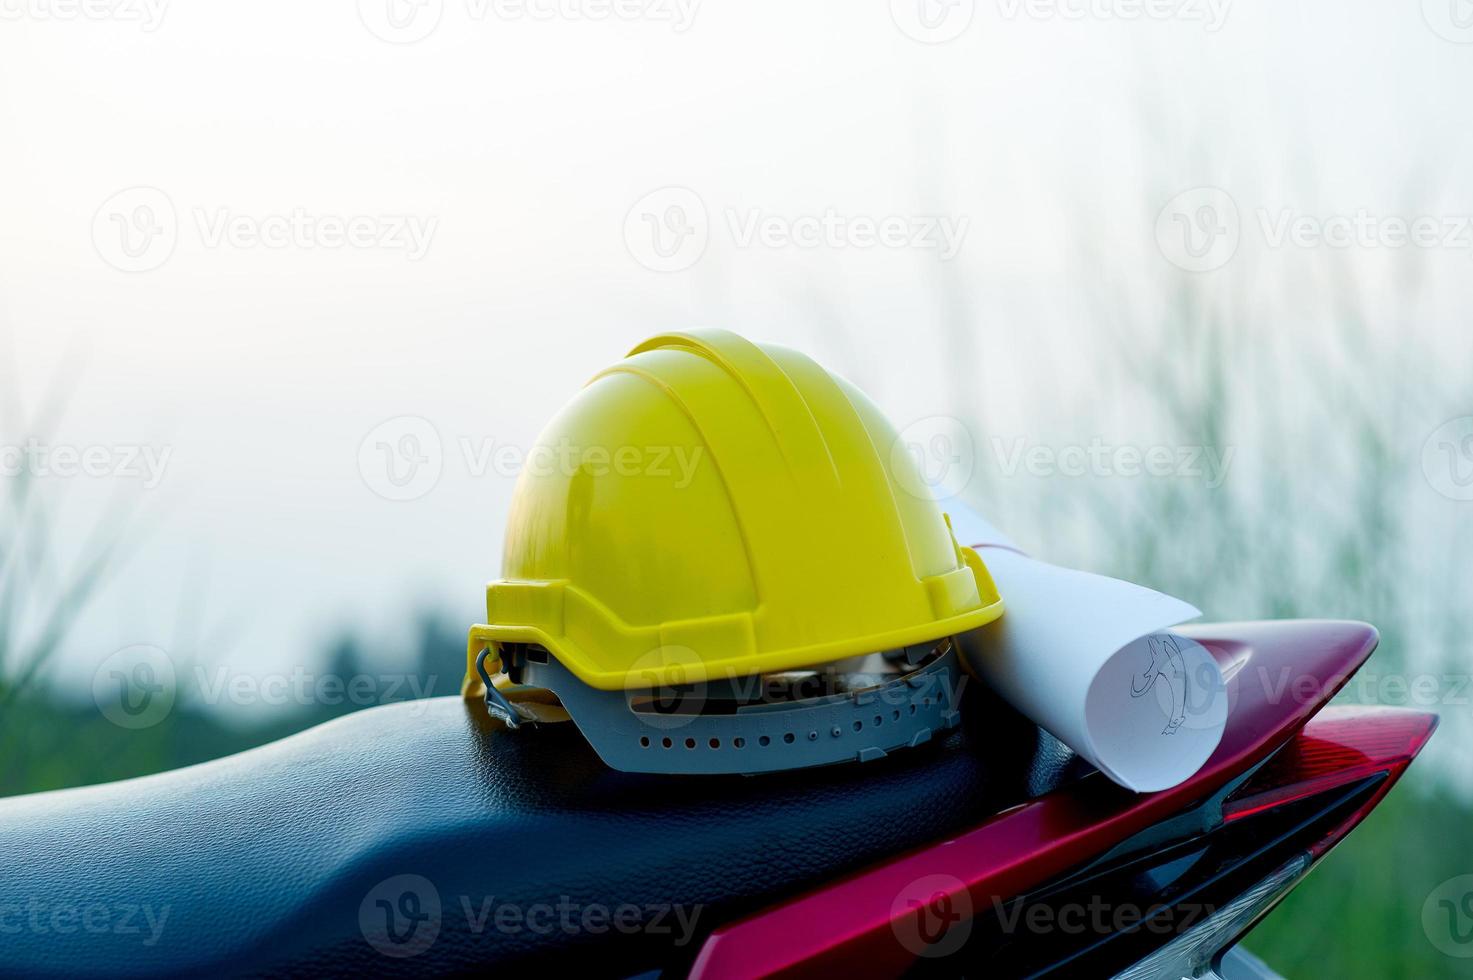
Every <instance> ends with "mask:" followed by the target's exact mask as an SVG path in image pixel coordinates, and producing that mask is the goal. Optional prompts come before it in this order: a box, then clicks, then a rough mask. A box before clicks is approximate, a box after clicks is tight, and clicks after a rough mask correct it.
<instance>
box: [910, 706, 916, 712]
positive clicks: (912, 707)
mask: <svg viewBox="0 0 1473 980" xmlns="http://www.w3.org/2000/svg"><path fill="white" fill-rule="evenodd" d="M910 713H911V714H915V713H916V706H915V705H911V706H910Z"/></svg>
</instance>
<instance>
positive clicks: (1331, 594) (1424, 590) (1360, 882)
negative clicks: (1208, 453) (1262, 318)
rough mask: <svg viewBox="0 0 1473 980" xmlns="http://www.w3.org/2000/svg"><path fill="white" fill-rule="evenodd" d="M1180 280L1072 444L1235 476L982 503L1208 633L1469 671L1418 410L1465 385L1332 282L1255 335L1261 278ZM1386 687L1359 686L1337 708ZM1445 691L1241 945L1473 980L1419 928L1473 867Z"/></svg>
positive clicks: (1355, 968)
mask: <svg viewBox="0 0 1473 980" xmlns="http://www.w3.org/2000/svg"><path fill="white" fill-rule="evenodd" d="M1102 267H1104V268H1108V264H1105V263H1102ZM1406 285H1407V287H1408V288H1412V286H1413V284H1411V283H1407V284H1406ZM1102 288H1104V287H1102ZM1173 288H1174V289H1175V292H1174V294H1173V295H1171V296H1170V299H1169V301H1168V302H1167V303H1165V304H1164V305H1163V308H1162V313H1161V319H1160V320H1159V321H1157V322H1144V323H1140V322H1132V323H1126V322H1124V321H1123V320H1122V321H1121V322H1119V323H1116V324H1115V325H1114V332H1113V334H1112V335H1110V336H1108V337H1107V338H1106V342H1105V343H1104V344H1103V350H1102V351H1100V352H1099V353H1098V355H1097V362H1096V367H1097V369H1098V373H1099V384H1098V389H1097V391H1095V392H1094V393H1093V394H1092V396H1091V395H1090V394H1088V393H1087V394H1086V395H1085V396H1084V397H1082V399H1081V404H1080V405H1079V406H1078V409H1079V411H1078V416H1077V417H1078V419H1079V420H1080V421H1079V422H1078V424H1077V427H1076V428H1075V429H1073V430H1071V431H1068V432H1065V433H1062V434H1061V438H1063V439H1065V440H1066V441H1067V442H1068V443H1071V444H1072V443H1076V442H1077V443H1078V444H1083V445H1087V444H1088V442H1089V440H1090V438H1091V437H1094V436H1103V437H1104V438H1105V441H1106V442H1107V443H1113V444H1115V445H1121V444H1135V445H1142V444H1143V443H1142V440H1141V438H1140V434H1141V433H1142V432H1149V433H1153V434H1160V436H1161V437H1162V439H1161V440H1160V441H1158V442H1157V443H1156V444H1166V445H1172V446H1206V447H1215V448H1216V449H1218V450H1219V451H1226V450H1227V449H1229V448H1231V449H1233V450H1234V452H1235V456H1234V460H1233V464H1232V466H1231V468H1230V469H1229V476H1228V478H1227V480H1226V481H1225V482H1224V483H1223V484H1222V485H1221V486H1220V487H1217V488H1209V487H1208V486H1206V484H1205V481H1203V480H1191V479H1182V478H1164V479H1163V478H1156V479H1153V478H1122V477H1119V476H1113V477H1111V476H1098V477H1091V478H1088V479H1085V480H1058V479H1054V480H1020V479H1005V478H1003V477H1001V476H999V475H998V474H997V473H989V472H985V471H984V472H983V473H982V474H981V478H980V481H979V484H978V486H979V487H980V491H981V492H980V493H979V499H978V500H977V501H976V503H977V504H978V505H979V506H980V507H981V508H982V510H983V512H984V513H990V514H995V515H997V517H996V519H997V520H998V521H999V522H1000V523H1001V524H1002V525H1003V526H1004V527H1006V528H1007V529H1008V530H1009V532H1010V533H1011V534H1013V535H1014V536H1016V537H1017V538H1018V539H1019V540H1020V541H1022V542H1024V544H1025V546H1027V547H1030V548H1032V549H1033V550H1035V551H1036V552H1037V553H1040V554H1043V555H1045V556H1047V557H1049V558H1050V559H1052V560H1054V561H1058V562H1060V563H1063V564H1072V565H1075V566H1077V567H1083V568H1087V569H1089V570H1092V571H1098V572H1102V573H1105V574H1109V575H1114V576H1117V577H1120V578H1124V579H1128V580H1131V581H1136V582H1140V583H1142V584H1146V585H1150V586H1152V587H1154V588H1156V589H1159V590H1161V591H1164V592H1167V593H1171V594H1173V595H1178V596H1181V597H1183V598H1186V599H1188V600H1190V601H1191V602H1193V603H1194V604H1196V605H1198V606H1199V607H1200V608H1201V609H1202V610H1203V612H1204V616H1205V618H1206V619H1207V620H1209V621H1210V620H1232V619H1264V618H1287V617H1308V618H1347V619H1360V620H1366V621H1369V622H1371V623H1373V624H1374V625H1375V626H1376V627H1377V628H1378V629H1379V630H1380V632H1381V645H1380V647H1379V649H1378V650H1377V652H1376V654H1375V655H1374V656H1373V657H1372V659H1371V661H1370V662H1369V664H1368V665H1367V667H1366V668H1365V669H1364V670H1363V671H1362V673H1363V674H1364V673H1367V672H1375V674H1377V675H1379V676H1383V677H1384V676H1387V675H1392V674H1394V675H1399V676H1404V677H1405V676H1416V675H1417V674H1418V673H1422V672H1429V673H1433V674H1440V673H1442V672H1447V673H1449V674H1452V675H1453V676H1455V677H1461V678H1466V677H1468V675H1469V673H1470V670H1473V664H1470V662H1469V660H1470V658H1469V655H1468V650H1469V644H1470V639H1469V638H1470V636H1473V615H1470V609H1469V605H1468V602H1467V588H1468V586H1467V579H1466V564H1467V562H1466V558H1465V557H1464V556H1466V555H1467V554H1468V547H1469V545H1470V544H1473V542H1470V541H1469V533H1468V532H1469V527H1468V522H1467V520H1466V517H1465V516H1464V515H1463V514H1461V513H1458V514H1456V515H1455V516H1454V517H1451V518H1448V517H1446V516H1445V515H1446V514H1447V513H1448V509H1447V508H1445V507H1443V506H1442V505H1444V504H1446V503H1447V502H1446V501H1444V500H1442V499H1441V498H1438V497H1436V496H1435V494H1434V493H1433V492H1432V491H1431V489H1430V488H1429V487H1428V485H1427V484H1426V482H1425V481H1424V480H1423V477H1422V473H1421V463H1420V454H1421V449H1422V445H1423V441H1424V440H1425V438H1426V437H1427V436H1428V435H1429V434H1430V432H1431V426H1429V425H1427V424H1426V421H1425V420H1426V419H1428V418H1436V419H1437V420H1438V421H1441V420H1443V419H1445V418H1447V417H1448V416H1450V415H1459V414H1466V413H1467V412H1468V410H1469V408H1470V406H1468V405H1467V404H1466V403H1465V402H1463V401H1461V400H1462V399H1463V398H1465V397H1466V392H1465V391H1463V392H1457V391H1455V392H1451V393H1449V397H1448V398H1447V399H1446V400H1445V402H1439V393H1437V392H1436V391H1434V390H1433V389H1432V386H1431V385H1430V384H1429V380H1428V379H1433V378H1439V377H1445V376H1446V372H1445V371H1441V370H1439V364H1438V363H1437V361H1436V358H1435V355H1433V354H1431V353H1430V352H1425V351H1419V350H1418V349H1417V348H1416V347H1415V345H1414V344H1412V343H1411V342H1410V340H1409V339H1408V338H1407V337H1402V336H1397V337H1393V338H1392V343H1393V344H1394V348H1393V349H1392V350H1388V349H1387V348H1386V346H1385V343H1384V341H1383V340H1378V339H1377V337H1376V335H1375V333H1374V332H1373V331H1372V329H1371V326H1370V325H1369V324H1368V323H1366V322H1365V320H1364V319H1363V317H1362V316H1361V315H1360V314H1359V312H1358V308H1357V306H1356V304H1355V302H1354V296H1355V284H1354V283H1353V282H1346V281H1343V280H1342V281H1339V282H1336V283H1335V284H1334V287H1333V288H1331V289H1327V290H1325V291H1324V292H1323V294H1324V295H1334V296H1340V297H1342V298H1343V302H1342V304H1341V306H1340V307H1339V308H1338V309H1336V310H1334V311H1332V315H1333V319H1334V326H1333V329H1331V330H1327V331H1318V332H1317V331H1315V330H1313V329H1310V328H1308V327H1307V326H1306V327H1304V328H1302V329H1301V328H1300V325H1299V324H1295V325H1294V327H1293V329H1288V330H1283V331H1280V332H1278V333H1277V334H1272V333H1265V332H1257V333H1255V332H1253V331H1252V329H1251V326H1250V325H1248V324H1245V323H1244V322H1243V320H1244V316H1245V311H1244V309H1243V308H1241V307H1236V306H1235V307H1229V306H1227V305H1226V304H1227V303H1236V302H1238V301H1237V300H1236V297H1240V296H1251V295H1253V291H1254V287H1253V285H1252V284H1249V283H1242V284H1236V285H1234V286H1231V287H1229V288H1223V284H1222V283H1221V282H1218V283H1216V284H1212V285H1205V284H1204V282H1203V280H1201V279H1200V278H1194V277H1182V278H1180V279H1178V280H1177V281H1176V285H1175V286H1174V287H1173ZM1315 295H1321V291H1319V290H1316V293H1315ZM1224 297H1230V298H1228V299H1224ZM1266 302H1270V303H1272V302H1273V299H1272V298H1270V299H1268V300H1266ZM1099 307H1100V308H1101V309H1102V310H1110V309H1115V310H1120V311H1129V314H1130V315H1135V314H1137V313H1138V312H1139V310H1140V309H1141V308H1142V304H1141V303H1139V302H1133V301H1132V300H1131V298H1130V297H1128V296H1124V295H1115V296H1113V297H1112V299H1111V301H1109V302H1102V303H1100V304H1099ZM1123 315H1124V314H1122V316H1123ZM1102 316H1104V317H1107V318H1108V316H1109V314H1108V313H1104V314H1102ZM1085 356H1087V355H1085ZM1126 398H1129V399H1132V408H1131V410H1130V413H1129V422H1128V423H1127V424H1126V425H1125V426H1123V427H1122V431H1119V432H1118V434H1117V438H1114V439H1111V438H1110V435H1111V434H1110V431H1109V428H1110V425H1111V422H1110V420H1111V419H1112V418H1116V417H1117V416H1112V415H1111V411H1112V408H1113V405H1112V403H1113V402H1114V401H1117V400H1121V399H1126ZM1092 399H1093V400H1092ZM1439 412H1443V413H1444V414H1440V415H1439V414H1438V413H1439ZM978 428H979V430H980V431H981V432H983V433H986V432H987V427H986V425H985V424H982V425H980V426H979V427H978ZM1153 438H1154V435H1153ZM1463 506H1464V507H1467V506H1469V505H1463ZM1459 518H1461V520H1458V519H1459ZM1429 543H1431V544H1432V545H1434V546H1435V547H1428V545H1429ZM1367 693H1369V695H1370V696H1366V695H1367ZM1380 694H1381V692H1380V690H1379V689H1377V688H1376V687H1374V686H1372V687H1371V688H1369V689H1365V688H1358V687H1356V686H1355V685H1354V682H1352V685H1351V686H1350V687H1348V688H1347V690H1346V691H1344V692H1342V694H1341V696H1340V699H1339V700H1341V701H1345V700H1354V699H1359V700H1362V701H1370V702H1375V701H1376V700H1377V697H1378V696H1379V695H1380ZM1439 695H1440V696H1441V697H1444V698H1445V699H1447V700H1448V701H1450V702H1451V703H1445V704H1442V705H1441V706H1436V705H1434V706H1423V705H1419V707H1423V708H1424V710H1436V711H1438V712H1439V714H1440V715H1441V716H1442V719H1443V724H1442V727H1441V729H1440V730H1439V732H1438V733H1437V735H1436V736H1435V737H1434V740H1433V744H1432V746H1430V748H1429V750H1428V752H1427V753H1426V754H1425V755H1424V756H1423V758H1422V759H1421V760H1419V762H1418V764H1417V765H1414V766H1413V767H1412V768H1411V769H1410V770H1409V772H1408V774H1407V775H1406V776H1405V777H1404V778H1403V780H1402V782H1401V783H1400V784H1399V785H1398V786H1397V787H1396V789H1395V790H1393V792H1392V793H1391V794H1390V796H1389V797H1388V798H1387V800H1386V801H1385V802H1384V803H1383V804H1382V806H1380V807H1379V808H1378V809H1377V810H1376V811H1375V812H1373V813H1372V814H1371V815H1370V817H1368V818H1367V819H1366V820H1365V822H1364V823H1362V824H1361V825H1360V827H1359V828H1358V829H1357V830H1356V831H1355V832H1354V833H1353V834H1351V835H1350V837H1349V838H1348V839H1347V840H1346V841H1345V842H1343V843H1342V844H1341V845H1340V846H1339V847H1337V848H1336V849H1335V850H1334V851H1333V852H1331V854H1330V855H1329V856H1328V857H1327V858H1326V859H1325V860H1324V862H1323V863H1322V864H1321V865H1320V866H1319V867H1318V868H1316V870H1315V871H1314V872H1313V873H1312V874H1311V875H1310V876H1309V878H1308V879H1307V880H1306V881H1305V882H1304V883H1303V884H1301V885H1300V887H1299V888H1297V889H1296V890H1295V891H1294V892H1293V893H1291V894H1290V896H1289V897H1288V898H1287V899H1286V900H1285V901H1284V902H1283V903H1282V904H1281V905H1280V906H1279V907H1278V908H1277V909H1276V910H1275V911H1274V912H1273V913H1272V914H1270V915H1269V916H1268V917H1267V918H1266V919H1265V920H1264V921H1263V922H1262V923H1261V924H1260V925H1259V926H1258V927H1256V929H1255V930H1254V931H1253V933H1252V934H1251V935H1250V936H1249V938H1248V941H1247V945H1248V946H1249V948H1250V949H1252V950H1253V951H1254V952H1255V953H1257V954H1258V955H1260V956H1261V957H1263V958H1264V959H1265V960H1266V961H1267V962H1268V963H1269V964H1270V965H1271V966H1273V967H1274V968H1275V969H1277V970H1280V971H1281V972H1283V973H1285V974H1286V975H1287V976H1291V977H1293V976H1333V977H1341V978H1359V977H1364V978H1377V980H1384V978H1403V977H1405V978H1413V977H1416V978H1424V977H1454V976H1470V975H1473V968H1470V966H1469V963H1470V962H1473V961H1469V960H1457V959H1453V958H1450V957H1448V956H1445V955H1443V954H1442V953H1441V952H1439V951H1438V950H1437V949H1436V948H1435V947H1434V946H1433V945H1432V944H1431V942H1429V940H1428V937H1427V936H1426V934H1425V933H1424V931H1423V926H1422V907H1423V903H1424V901H1425V900H1426V898H1427V896H1428V894H1429V892H1431V891H1432V890H1433V889H1434V888H1436V887H1437V886H1438V885H1439V884H1440V883H1442V882H1443V881H1445V880H1447V879H1448V878H1451V877H1453V876H1455V875H1459V874H1465V873H1468V872H1473V805H1470V802H1469V798H1468V790H1469V786H1468V784H1467V783H1466V782H1465V781H1462V780H1464V779H1465V778H1466V776H1467V772H1466V770H1460V771H1453V770H1451V769H1450V767H1449V765H1448V763H1449V760H1455V759H1460V758H1461V753H1459V752H1457V751H1456V743H1457V741H1458V740H1463V739H1466V738H1467V737H1468V734H1469V731H1470V725H1469V722H1470V718H1469V717H1468V715H1469V708H1468V706H1467V702H1466V700H1465V699H1463V698H1462V697H1458V696H1457V691H1455V690H1454V689H1453V687H1452V686H1451V685H1447V686H1444V687H1442V688H1440V689H1439ZM1384 700H1385V703H1388V704H1397V703H1400V704H1406V703H1407V701H1406V700H1405V699H1402V700H1400V701H1397V700H1393V699H1392V698H1389V697H1388V698H1384ZM1450 739H1451V740H1454V744H1453V745H1451V746H1449V745H1447V744H1446V740H1450ZM1439 742H1442V743H1443V745H1441V746H1439V745H1438V743H1439ZM1446 749H1453V751H1445V750H1446ZM1439 762H1441V763H1443V767H1442V768H1439Z"/></svg>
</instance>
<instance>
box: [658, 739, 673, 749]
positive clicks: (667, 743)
mask: <svg viewBox="0 0 1473 980" xmlns="http://www.w3.org/2000/svg"><path fill="white" fill-rule="evenodd" d="M660 744H661V745H663V746H665V748H667V749H668V748H669V747H670V746H672V745H674V744H675V743H674V742H672V741H670V739H668V738H662V739H660Z"/></svg>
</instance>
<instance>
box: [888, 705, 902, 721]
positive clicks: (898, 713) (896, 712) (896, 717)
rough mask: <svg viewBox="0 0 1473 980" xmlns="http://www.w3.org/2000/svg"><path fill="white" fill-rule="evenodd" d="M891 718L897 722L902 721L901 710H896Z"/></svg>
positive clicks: (891, 713) (891, 714)
mask: <svg viewBox="0 0 1473 980" xmlns="http://www.w3.org/2000/svg"><path fill="white" fill-rule="evenodd" d="M890 717H891V718H894V719H895V720H896V721H899V720H900V709H899V708H896V709H895V710H894V711H892V712H890Z"/></svg>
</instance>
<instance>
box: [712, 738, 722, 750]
mask: <svg viewBox="0 0 1473 980" xmlns="http://www.w3.org/2000/svg"><path fill="white" fill-rule="evenodd" d="M709 744H710V746H711V748H713V749H719V748H721V739H719V738H713V739H711V741H710V743H709Z"/></svg>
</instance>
